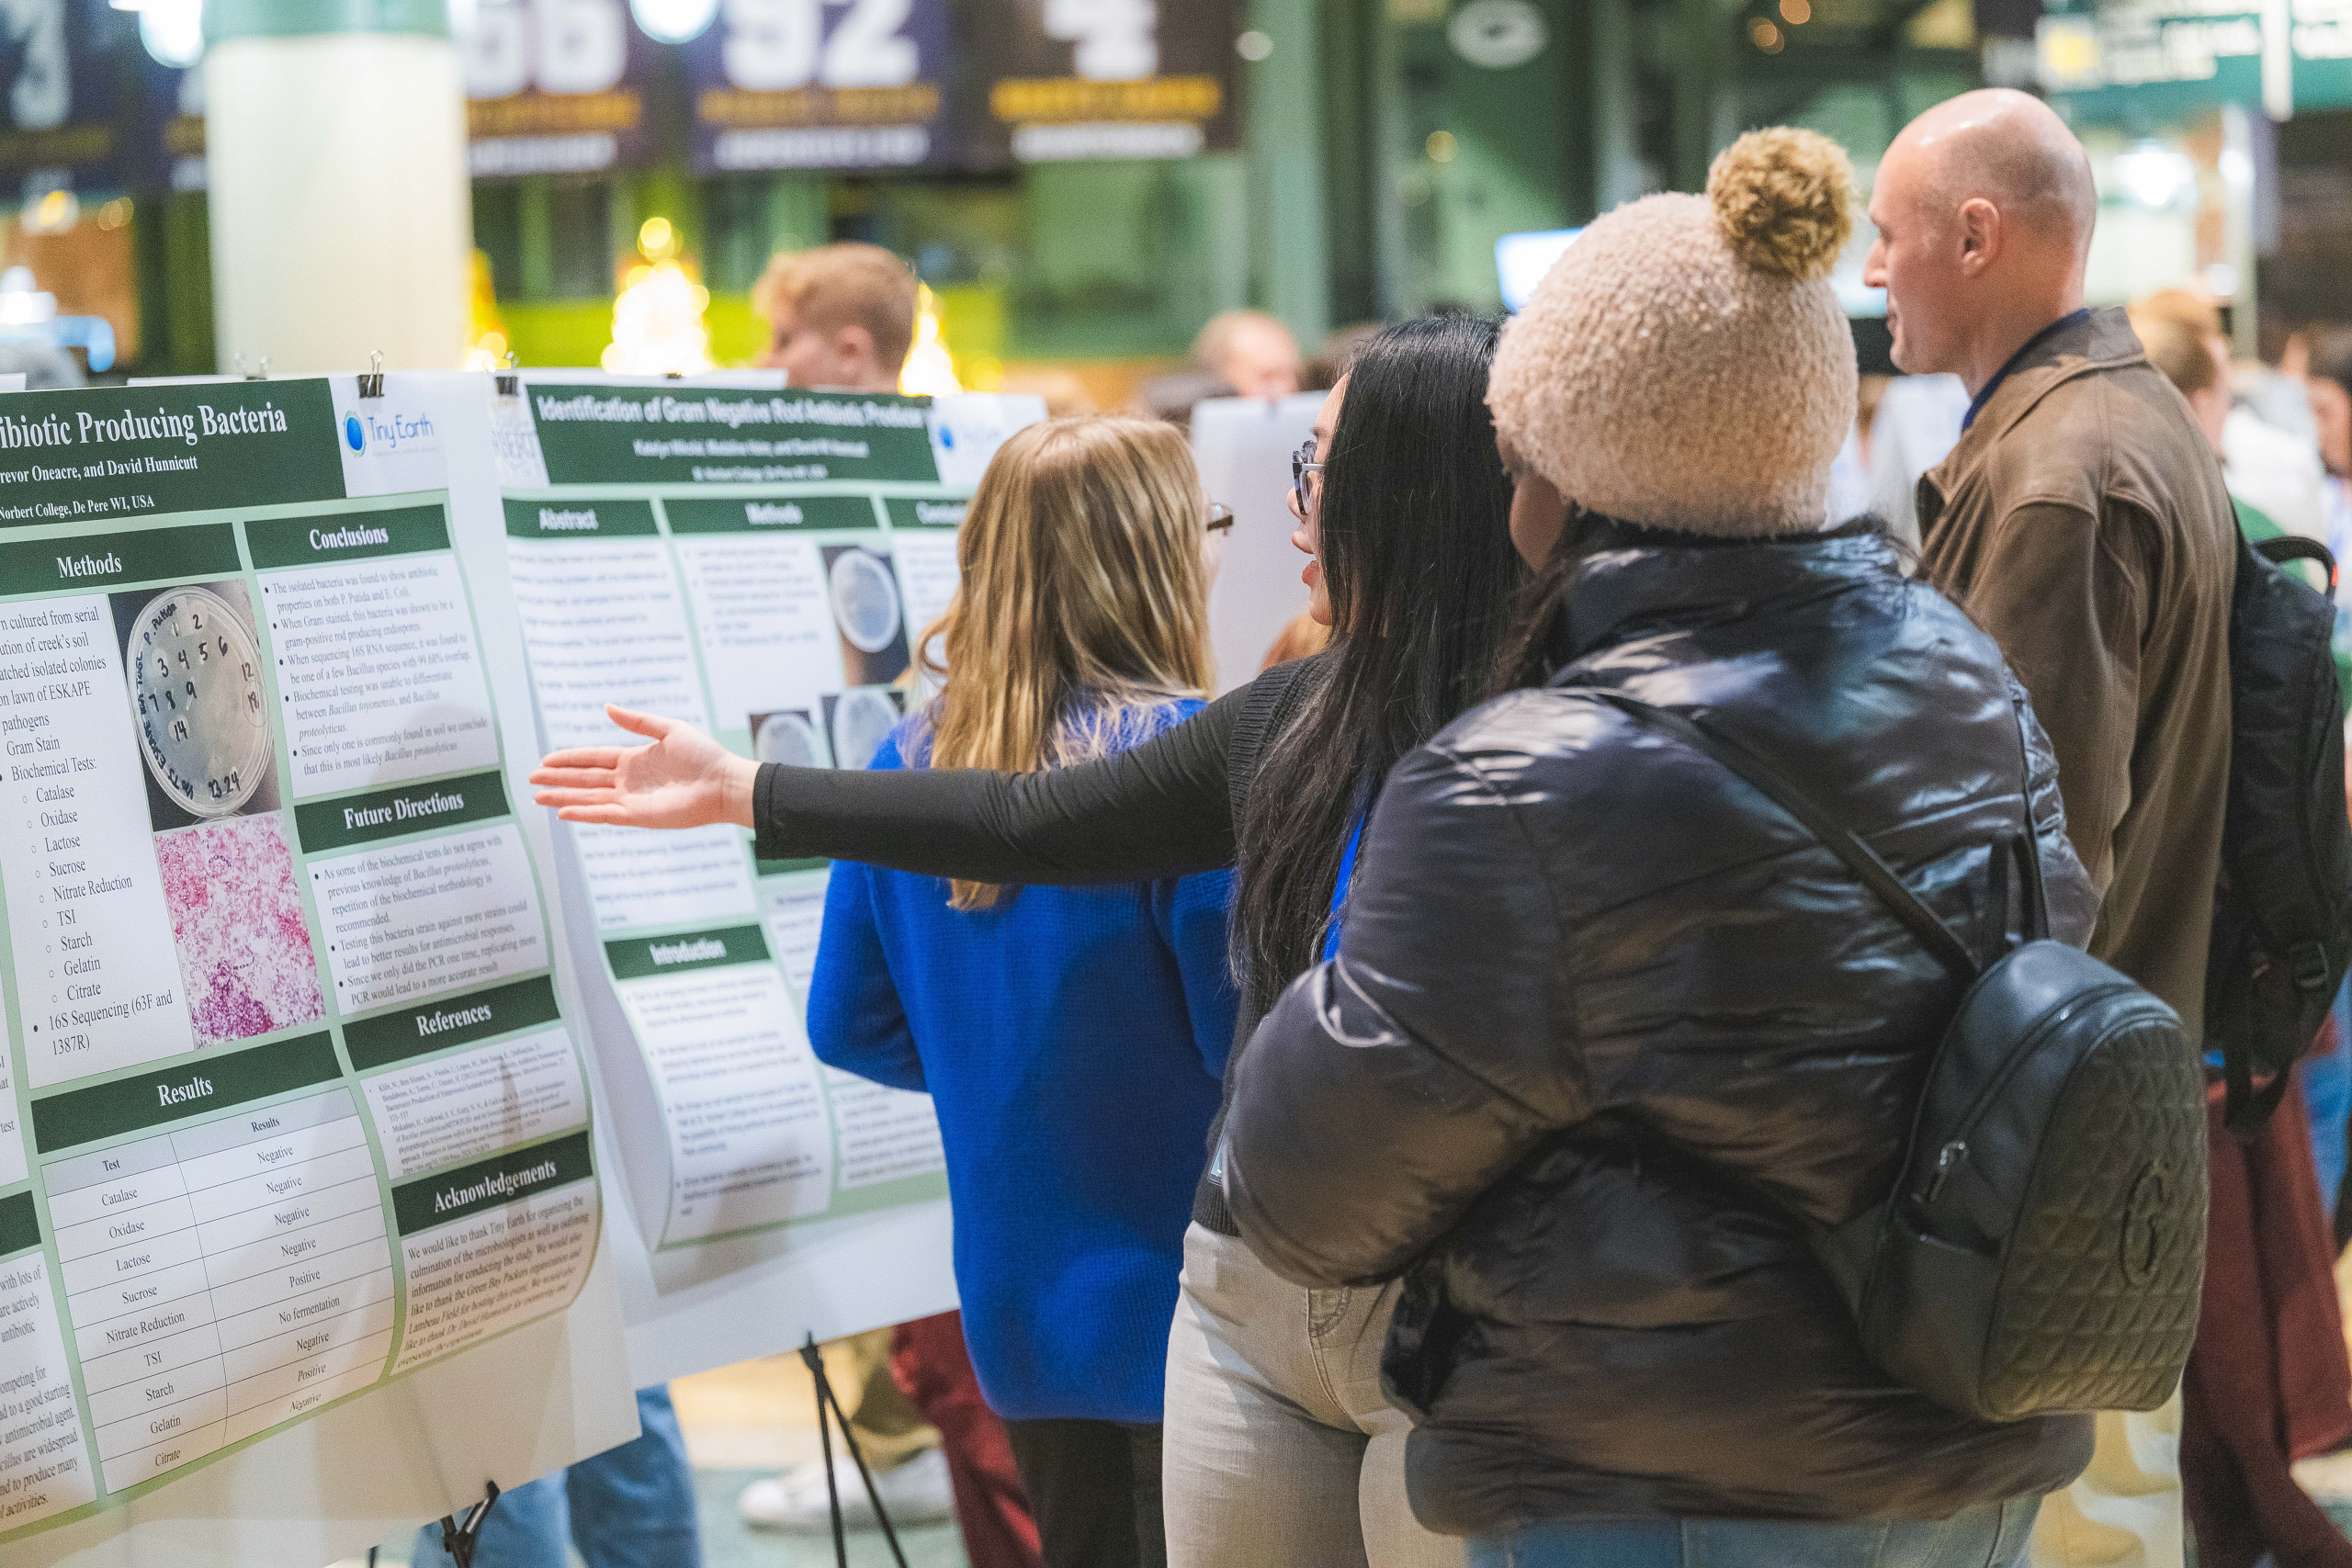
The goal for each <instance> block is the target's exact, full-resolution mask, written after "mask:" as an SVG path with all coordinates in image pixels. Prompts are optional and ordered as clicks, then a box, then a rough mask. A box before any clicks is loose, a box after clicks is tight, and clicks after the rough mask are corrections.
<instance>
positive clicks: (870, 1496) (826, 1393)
mask: <svg viewBox="0 0 2352 1568" xmlns="http://www.w3.org/2000/svg"><path fill="white" fill-rule="evenodd" d="M800 1361H801V1364H802V1365H803V1366H805V1367H807V1368H808V1369H809V1377H811V1378H812V1379H814V1380H815V1381H816V1384H817V1440H818V1442H820V1444H822V1445H823V1446H824V1450H825V1501H826V1502H827V1503H829V1504H830V1505H831V1506H832V1511H833V1562H834V1563H835V1565H836V1568H849V1531H848V1529H846V1528H845V1527H844V1526H843V1524H842V1494H841V1488H840V1486H839V1485H837V1484H836V1483H835V1482H834V1480H833V1433H832V1427H831V1424H830V1422H829V1420H828V1418H827V1417H828V1412H829V1411H830V1413H831V1421H838V1422H840V1423H841V1428H842V1442H844V1443H846V1444H848V1445H849V1457H850V1458H851V1459H852V1460H853V1461H855V1462H856V1465H857V1476H858V1479H859V1480H861V1481H863V1482H865V1498H866V1501H868V1502H870V1503H872V1504H873V1505H874V1518H875V1522H876V1523H877V1524H879V1525H880V1526H881V1527H882V1539H883V1540H887V1541H888V1542H889V1543H890V1556H891V1559H892V1561H894V1562H897V1563H898V1565H899V1568H907V1554H906V1552H905V1551H904V1550H903V1549H901V1548H900V1547H899V1532H898V1531H897V1530H895V1529H891V1528H890V1511H889V1510H888V1509H887V1508H885V1507H884V1506H882V1497H881V1495H880V1494H879V1493H877V1492H876V1491H875V1490H874V1476H873V1473H872V1472H869V1471H868V1470H867V1469H866V1468H865V1454H863V1453H862V1452H860V1451H859V1450H858V1447H857V1435H856V1434H855V1433H854V1432H852V1431H851V1430H850V1429H849V1417H848V1416H844V1415H842V1402H841V1401H840V1400H839V1399H836V1398H835V1397H834V1396H833V1384H832V1380H831V1379H830V1378H828V1377H826V1376H825V1359H824V1357H823V1356H821V1355H820V1354H819V1353H818V1350H817V1337H816V1336H815V1335H813V1334H811V1335H810V1336H809V1342H808V1343H807V1344H805V1345H803V1346H801V1347H800ZM442 1525H443V1528H444V1529H447V1525H448V1521H447V1520H446V1519H445V1520H443V1521H442ZM452 1555H454V1553H453V1554H452ZM458 1568H470V1564H469V1562H466V1561H465V1560H463V1559H460V1560H459V1562H458Z"/></svg>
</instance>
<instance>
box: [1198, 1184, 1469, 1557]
mask: <svg viewBox="0 0 2352 1568" xmlns="http://www.w3.org/2000/svg"><path fill="white" fill-rule="evenodd" d="M1396 1304H1397V1286H1396V1285H1395V1284H1394V1283H1391V1284H1389V1285H1386V1286H1385V1287H1382V1288H1380V1289H1377V1290H1374V1289H1364V1290H1337V1291H1308V1290H1302V1289H1301V1288H1299V1287H1298V1286H1296V1285H1293V1284H1290V1283H1288V1282H1286V1281H1284V1280H1282V1279H1281V1278H1279V1277H1278V1276H1276V1275H1275V1274H1274V1273H1273V1272H1272V1270H1271V1269H1268V1268H1267V1267H1266V1266H1265V1265H1264V1264H1262V1263H1261V1262H1259V1261H1258V1259H1257V1257H1256V1256H1255V1255H1254V1254H1253V1253H1251V1252H1250V1248H1249V1247H1247V1246H1245V1245H1244V1244H1243V1243H1242V1242H1241V1241H1240V1240H1239V1239H1238V1238H1236V1237H1233V1236H1227V1235H1217V1234H1216V1232H1215V1231H1212V1230H1207V1229H1204V1227H1202V1226H1200V1225H1194V1226H1193V1227H1192V1228H1191V1229H1190V1230H1189V1231H1187V1232H1185V1234H1184V1278H1183V1289H1182V1292H1181V1293H1179V1295H1178V1296H1177V1298H1176V1321H1175V1323H1174V1325H1172V1326H1171V1327H1170V1330H1169V1335H1168V1402H1167V1417H1166V1419H1167V1425H1166V1427H1164V1428H1163V1434H1162V1448H1161V1461H1160V1488H1161V1495H1162V1498H1163V1501H1164V1504H1165V1511H1166V1517H1167V1520H1168V1562H1169V1564H1170V1568H1462V1565H1463V1562H1464V1550H1465V1548H1464V1542H1463V1541H1462V1540H1459V1539H1457V1538H1455V1537H1453V1536H1442V1535H1432V1534H1431V1533H1430V1532H1429V1531H1428V1530H1425V1529H1422V1528H1421V1527H1420V1526H1419V1524H1418V1523H1416V1522H1415V1521H1414V1518H1413V1511H1412V1509H1411V1507H1410V1506H1408V1505H1407V1503H1406V1501H1405V1438H1406V1434H1407V1433H1408V1432H1409V1431H1410V1430H1411V1429H1412V1423H1411V1422H1410V1421H1409V1420H1408V1419H1407V1418H1406V1416H1405V1413H1404V1412H1403V1411H1401V1410H1397V1409H1396V1408H1395V1407H1393V1406H1392V1405H1390V1404H1388V1402H1387V1401H1386V1400H1385V1399H1384V1398H1382V1397H1381V1393H1380V1348H1381V1344H1382V1342H1383V1341H1384V1340H1385V1339H1386V1338H1387V1337H1388V1317H1389V1314H1390V1313H1391V1312H1392V1311H1393V1310H1394V1309H1395V1307H1396Z"/></svg>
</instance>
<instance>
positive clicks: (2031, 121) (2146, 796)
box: [1863, 92, 2236, 1568]
mask: <svg viewBox="0 0 2352 1568" xmlns="http://www.w3.org/2000/svg"><path fill="white" fill-rule="evenodd" d="M2097 216H2098V194H2097V192H2096V191H2095V189H2094V188H2093V186H2092V184H2091V170H2090V161H2089V160H2088V159H2087V158H2086V156H2085V155H2084V153H2083V149H2082V146H2081V144H2080V143H2079V142H2077V141H2075V138H2074V134H2073V133H2072V132H2071V131H2069V130H2067V129H2066V127H2065V125H2064V122H2063V121H2061V120H2060V119H2059V118H2058V117H2057V116H2056V115H2055V114H2053V113H2052V111H2051V109H2050V108H2049V107H2048V106H2047V105H2045V104H2043V103H2041V101H2040V100H2039V99H2036V98H2032V97H2029V96H2026V95H2025V94H2022V93H2011V92H1982V93H1969V94H1966V95H1963V96H1961V97H1957V98H1954V99H1952V100H1951V101H1950V102H1948V103H1944V104H1941V105H1939V106H1938V107H1935V108H1932V109H1930V110H1928V112H1927V113H1926V114H1924V115H1921V116H1920V117H1919V118H1917V119H1916V120H1914V121H1913V122H1912V123H1911V124H1910V125H1909V126H1908V127H1906V128H1905V130H1904V131H1903V133H1902V135H1900V136H1898V137H1897V138H1895V141H1894V146H1892V147H1891V148H1889V149H1888V150H1887V154H1886V157H1885V159H1884V160H1883V162H1882V163H1881V164H1879V172H1878V182H1877V186H1876V188H1875V190H1874V191H1873V192H1872V194H1871V221H1872V222H1874V223H1875V224H1877V225H1878V231H1879V238H1878V243H1877V245H1876V246H1875V248H1873V249H1872V251H1871V257H1870V261H1869V263H1868V264H1867V265H1866V266H1865V268H1864V271H1863V277H1864V279H1865V280H1866V281H1868V282H1870V283H1871V284H1874V285H1878V286H1882V287H1883V288H1885V289H1886V291H1887V319H1888V321H1889V323H1890V324H1891V325H1892V327H1893V329H1894V362H1895V363H1896V364H1897V365H1898V366H1900V367H1902V368H1904V369H1905V370H1909V371H1921V372H1925V371H1950V372H1951V373H1952V374H1954V375H1956V376H1958V377H1959V378H1961V380H1962V383H1963V384H1964V385H1965V386H1966V387H1967V389H1968V391H1969V395H1970V398H1971V402H1970V405H1969V410H1968V419H1967V423H1966V426H1965V428H1964V429H1963V430H1962V434H1961V438H1960V444H1959V445H1958V446H1955V447H1953V448H1952V451H1951V456H1950V457H1947V458H1945V459H1944V461H1943V463H1942V464H1941V465H1940V466H1939V467H1938V468H1934V469H1932V470H1931V471H1930V472H1929V473H1928V476H1927V477H1926V478H1925V479H1921V480H1920V481H1919V497H1918V499H1919V521H1920V538H1921V557H1922V561H1923V565H1924V569H1925V570H1926V572H1927V573H1928V577H1929V579H1930V581H1934V582H1935V583H1936V585H1937V586H1938V587H1939V588H1941V589H1942V590H1943V591H1944V592H1947V593H1949V594H1950V595H1951V597H1952V598H1953V599H1955V600H1957V601H1958V602H1959V603H1960V604H1962V605H1963V606H1964V607H1965V608H1966V609H1967V610H1968V612H1969V614H1970V615H1973V616H1974V617H1975V618H1976V620H1977V622H1978V624H1980V625H1981V626H1984V627H1985V630H1986V631H1988V632H1990V633H1991V634H1992V635H1993V637H1994V638H1995V639H1996V641H1998V642H1999V643H2000V645H2001V650H2002V652H2003V653H2005V654H2006V655H2007V658H2008V661H2009V664H2010V666H2011V668H2013V669H2014V670H2015V671H2017V673H2018V678H2019V679H2020V680H2022V681H2023V682H2025V684H2026V687H2027V689H2028V690H2029V691H2030V692H2031V693H2032V694H2033V705H2034V711H2035V713H2036V714H2037V715H2038V716H2040V718H2041V723H2042V726H2043V728H2045V729H2047V730H2048V731H2049V733H2050V739H2051V743H2052V746H2053V747H2054V748H2055V749H2056V750H2057V753H2058V783H2059V787H2060V789H2061V791H2062V793H2063V794H2064V796H2065V801H2066V827H2067V830H2068V832H2069V833H2070V834H2071V835H2072V837H2073V839H2074V840H2075V850H2076V851H2077V852H2079V853H2080V854H2081V856H2082V861H2083V864H2084V865H2085V866H2086V867H2087V868H2088V869H2089V871H2090V873H2091V875H2092V877H2093V878H2094V879H2095V880H2096V881H2097V883H2098V886H2099V889H2100V893H2101V903H2100V909H2099V920H2098V929H2097V930H2096V931H2094V932H2093V933H2092V937H2091V943H2090V950H2091V952H2092V953H2095V954H2097V955H2098V957H2100V958H2103V959H2105V960H2106V961H2107V962H2108V963H2109V964H2114V965H2115V966H2116V967H2117V968H2118V969H2120V970H2122V971H2123V973H2125V974H2126V975H2129V976H2131V977H2132V978H2133V979H2135V980H2137V981H2139V982H2140V983H2141V984H2142V985H2143V986H2146V987H2148V988H2149V989H2151V990H2153V991H2154V992H2155V993H2156V994H2157V995H2158V996H2160V997H2162V998H2165V1000H2166V1001H2167V1002H2170V1003H2171V1004H2172V1005H2173V1007H2174V1008H2175V1009H2177V1010H2178V1011H2179V1013H2180V1015H2181V1017H2182V1018H2183V1019H2184V1020H2186V1021H2188V1025H2189V1027H2190V1029H2191V1030H2192V1031H2196V1030H2199V1029H2200V1027H2201V1025H2202V1022H2203V1019H2204V994H2205V953H2206V944H2207V940H2208V938H2209V936H2210V934H2211V924H2212V908H2213V886H2214V882H2215V879H2216V878H2217V877H2218V875H2219V874H2220V870H2221V852H2222V804H2223V799H2224V794H2225V790H2226V787H2227V781H2228V775H2229V763H2230V686H2229V610H2230V592H2231V587H2232V584H2233V573H2234V568H2235V561H2236V557H2235V547H2236V530H2235V524H2234V522H2233V516H2232V513H2231V507H2230V498H2229V492H2228V491H2227V490H2226V489H2224V488H2223V486H2222V470H2221V465H2220V463H2219V462H2218V461H2217V460H2216V459H2215V457H2214V455H2213V450H2212V447H2211V446H2210V445H2209V444H2208V443H2207V441H2206V439H2205V437H2204V435H2203V434H2202V433H2200V432H2199V430H2198V428H2197V425H2196V423H2195V422H2194V420H2193V419H2192V417H2191V415H2190V413H2189V410H2188V404H2187V403H2186V402H2184V401H2183V400H2181V397H2180V394H2179V393H2178V392H2177V391H2175V390H2174V389H2173V388H2172V385H2171V383H2169V382H2168V381H2166V380H2165V378H2164V375H2163V373H2162V372H2161V371H2159V370H2157V369H2156V368H2155V367H2153V366H2151V365H2150V364H2149V363H2148V360H2147V357H2146V355H2143V353H2142V352H2141V347H2140V341H2139V339H2138V338H2137V337H2135V336H2134V335H2133V334H2132V332H2131V323H2130V322H2129V321H2127V320H2126V318H2125V316H2124V313H2123V311H2121V310H2086V309H2085V308H2084V304H2083V276H2084V271H2085V267H2086V263H2087V260H2088V257H2089V254H2090V241H2091V226H2092V223H2093V222H2094V220H2096V218H2097ZM2178 1434H2179V1400H2178V1398H2177V1396H2176V1398H2175V1399H2174V1401H2173V1403H2172V1404H2170V1405H2167V1406H2166V1407H2165V1409H2164V1410H2163V1411H2160V1412H2156V1413H2154V1414H2153V1415H2147V1416H2140V1415H2112V1414H2110V1415H2104V1416H2100V1417H2099V1418H2098V1450H2097V1452H2096V1453H2095V1454H2094V1456H2093V1458H2092V1461H2091V1467H2090V1469H2089V1470H2088V1471H2087V1472H2086V1473H2085V1474H2084V1476H2083V1478H2082V1480H2080V1481H2078V1482H2076V1483H2075V1485H2074V1486H2073V1487H2071V1488H2069V1489H2068V1490H2067V1491H2065V1492H2062V1493H2058V1494H2055V1495H2052V1497H2050V1498H2049V1499H2048V1500H2047V1501H2046V1502H2045V1503H2044V1504H2043V1506H2042V1510H2041V1523H2040V1525H2039V1526H2038V1528H2037V1529H2036V1531H2035V1535H2034V1561H2035V1562H2036V1564H2037V1565H2038V1568H2042V1565H2056V1564H2064V1565H2066V1568H2084V1565H2090V1564H2110V1563H2112V1564H2128V1565H2131V1568H2177V1565H2178V1564H2179V1563H2180V1562H2181V1557H2182V1551H2181V1517H2180V1516H2181V1510H2180V1481H2179V1474H2180V1469H2179V1454H2178V1443H2179V1438H2178Z"/></svg>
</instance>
